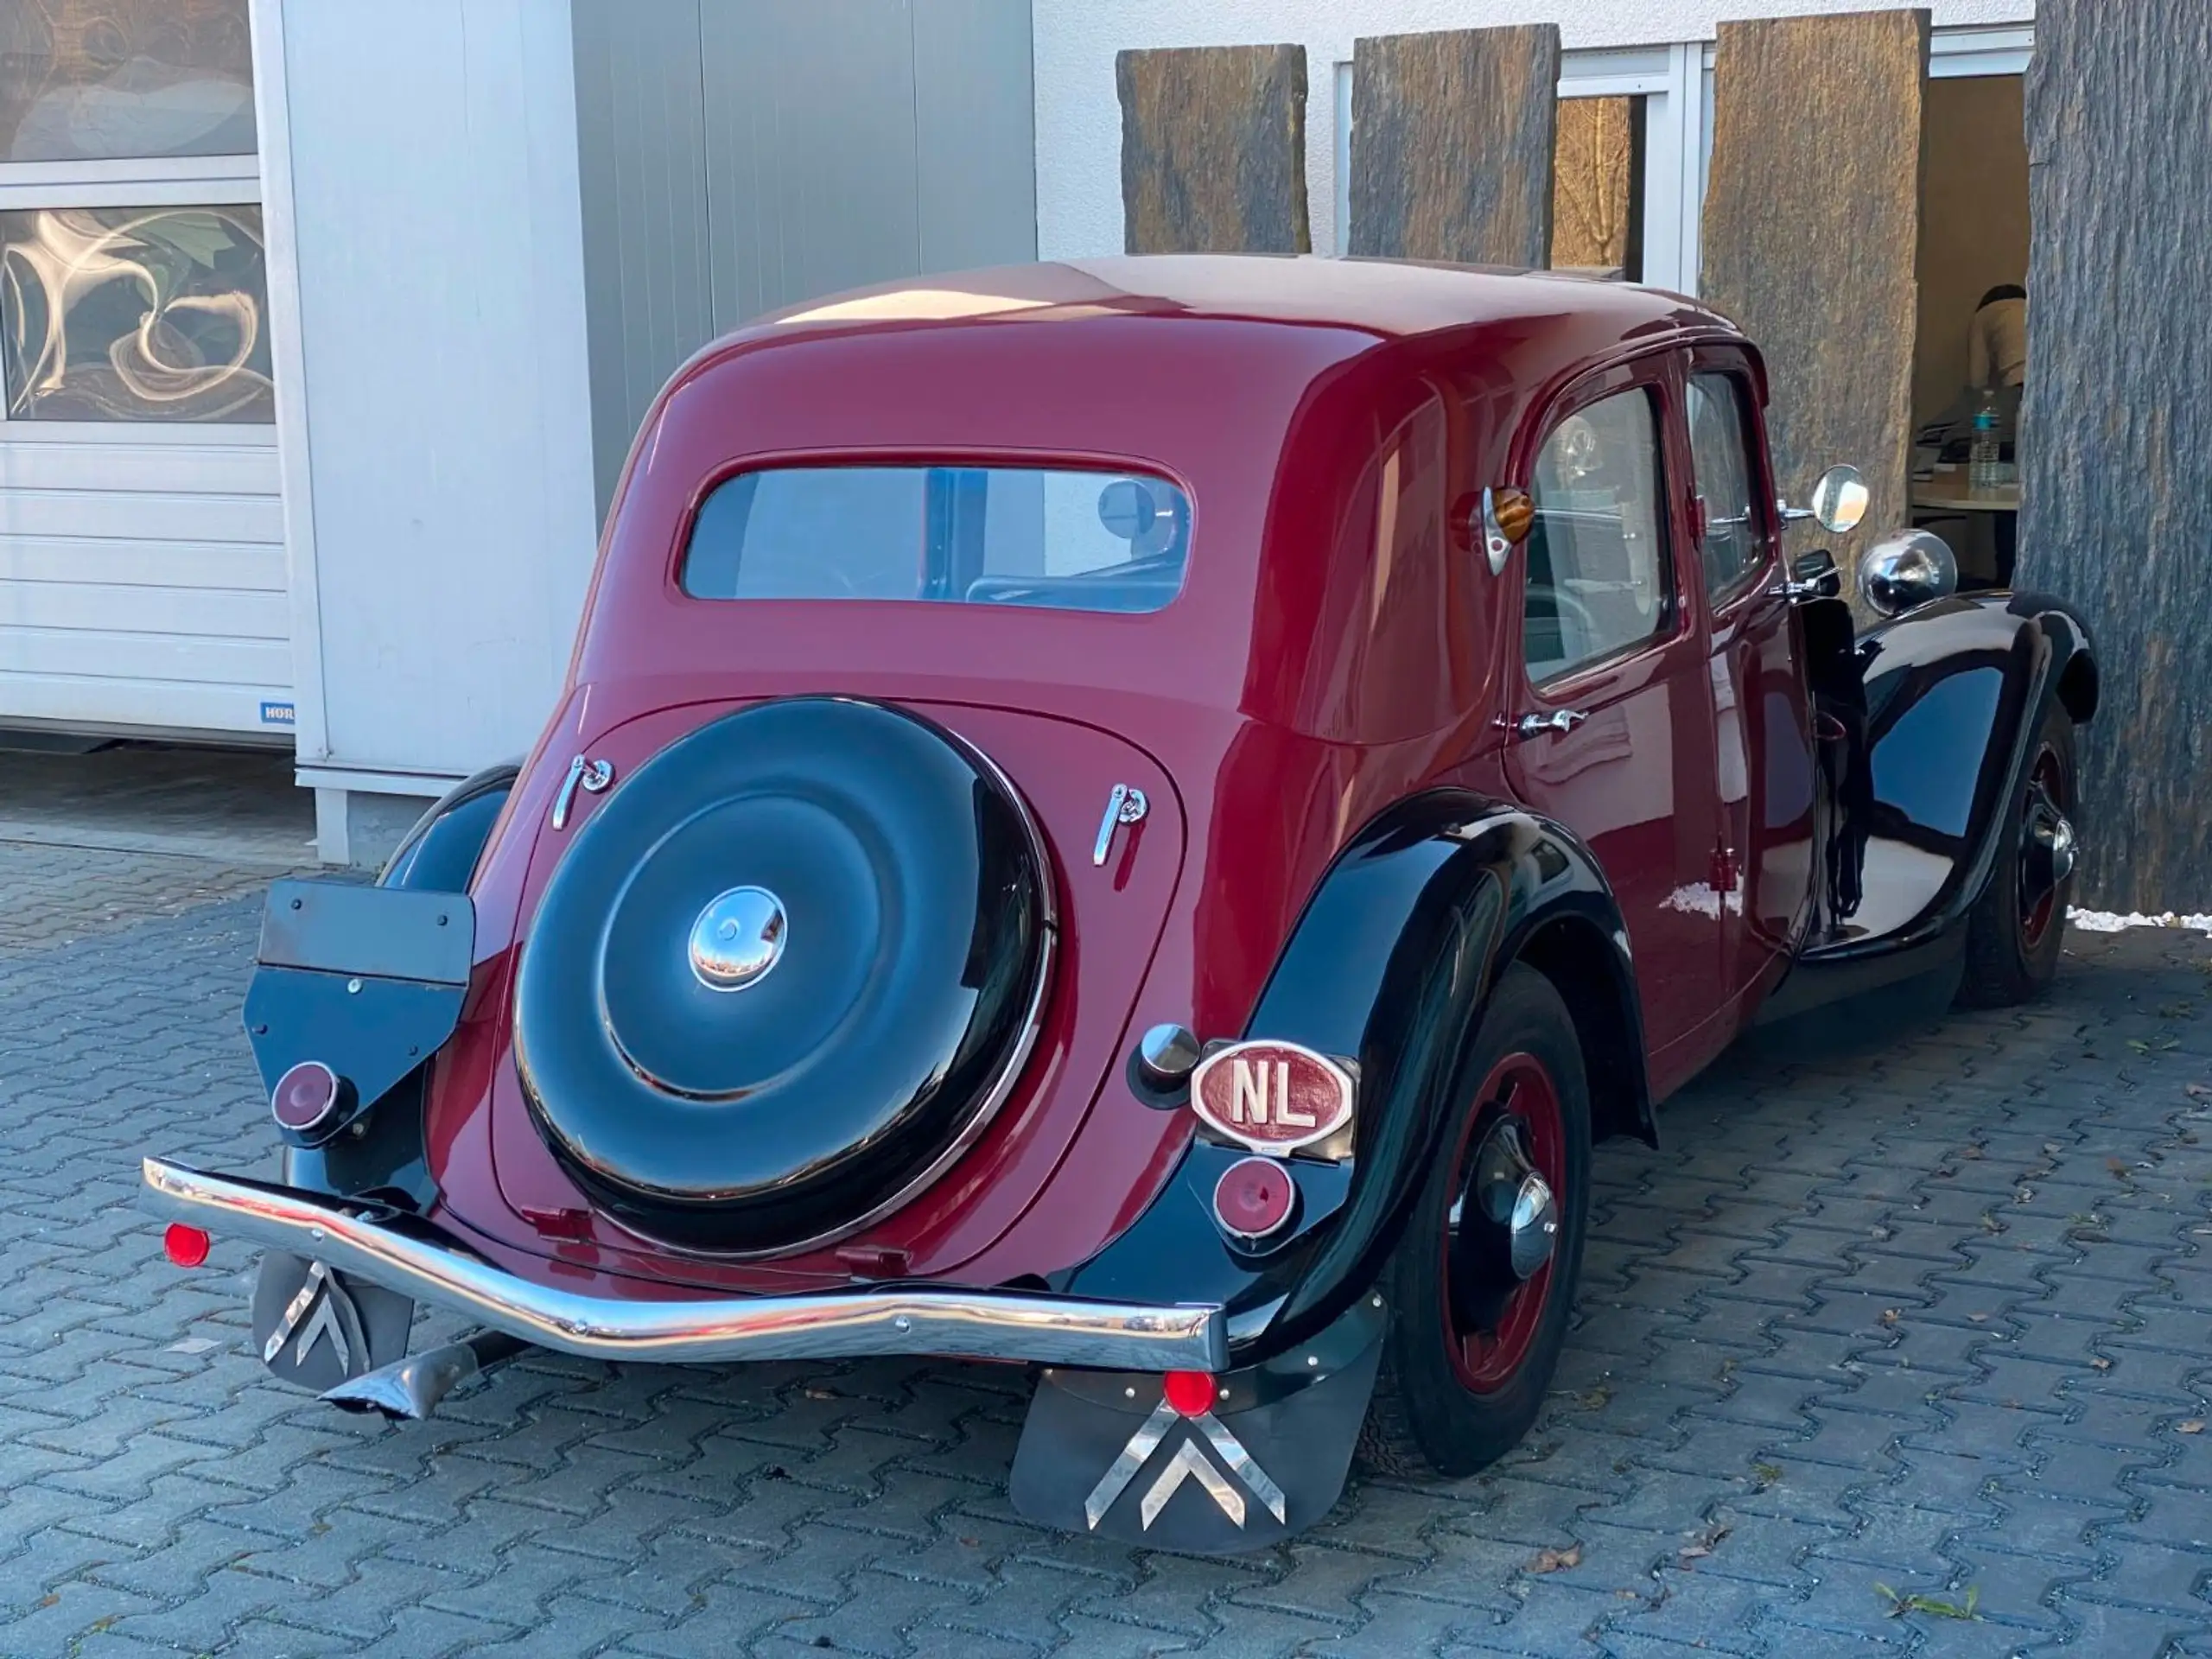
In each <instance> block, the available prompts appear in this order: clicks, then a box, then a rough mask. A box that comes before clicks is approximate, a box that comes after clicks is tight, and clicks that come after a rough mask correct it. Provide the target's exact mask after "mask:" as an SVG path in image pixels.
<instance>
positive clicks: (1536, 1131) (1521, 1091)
mask: <svg viewBox="0 0 2212 1659" xmlns="http://www.w3.org/2000/svg"><path fill="white" fill-rule="evenodd" d="M1505 1120H1510V1122H1512V1123H1513V1124H1514V1125H1515V1126H1516V1127H1517V1128H1518V1129H1519V1132H1520V1135H1521V1144H1522V1149H1523V1150H1524V1151H1525V1153H1526V1154H1527V1156H1528V1160H1529V1163H1530V1164H1531V1165H1533V1166H1535V1172H1536V1173H1538V1174H1539V1175H1541V1176H1542V1177H1543V1179H1544V1180H1545V1182H1546V1183H1547V1184H1548V1185H1549V1186H1550V1188H1551V1190H1552V1193H1553V1201H1554V1209H1555V1211H1560V1213H1562V1214H1563V1213H1564V1211H1563V1205H1564V1202H1565V1194H1566V1192H1567V1125H1566V1120H1565V1117H1564V1115H1563V1114H1562V1113H1561V1112H1560V1103H1559V1090H1558V1089H1557V1087H1556V1086H1555V1085H1554V1084H1553V1082H1552V1079H1551V1074H1550V1073H1549V1072H1548V1071H1545V1070H1544V1067H1543V1064H1542V1062H1541V1061H1540V1060H1538V1059H1537V1058H1536V1057H1535V1055H1533V1054H1529V1053H1513V1054H1509V1055H1507V1056H1506V1057H1505V1058H1503V1059H1501V1060H1500V1061H1498V1062H1497V1065H1494V1066H1492V1067H1491V1071H1490V1075H1489V1076H1488V1077H1485V1078H1484V1080H1483V1085H1482V1087H1481V1089H1480V1090H1478V1092H1477V1093H1476V1096H1475V1109H1474V1110H1473V1111H1471V1112H1470V1113H1469V1114H1468V1115H1467V1122H1466V1127H1465V1128H1464V1129H1463V1130H1462V1131H1461V1133H1460V1136H1459V1145H1458V1147H1455V1148H1454V1149H1453V1153H1452V1185H1451V1187H1450V1189H1449V1190H1450V1192H1452V1194H1453V1195H1454V1202H1453V1203H1452V1206H1451V1208H1450V1209H1448V1210H1447V1211H1446V1214H1445V1221H1444V1237H1443V1241H1442V1249H1443V1252H1444V1272H1443V1274H1442V1280H1443V1286H1444V1332H1445V1349H1446V1352H1447V1353H1448V1354H1449V1356H1450V1357H1451V1360H1452V1370H1453V1372H1454V1373H1455V1374H1457V1376H1459V1382H1460V1383H1461V1385H1462V1386H1463V1387H1465V1389H1468V1390H1469V1391H1470V1392H1471V1393H1474V1394H1491V1393H1495V1392H1496V1391H1497V1390H1498V1389H1502V1388H1503V1387H1504V1386H1505V1385H1506V1384H1507V1383H1510V1382H1511V1381H1512V1380H1513V1378H1514V1376H1516V1374H1517V1373H1518V1372H1519V1370H1520V1369H1521V1366H1522V1362H1523V1361H1525V1360H1526V1359H1527V1358H1528V1357H1529V1349H1530V1348H1531V1347H1533V1346H1534V1345H1535V1340H1536V1332H1537V1331H1538V1330H1539V1329H1540V1328H1541V1325H1543V1322H1544V1313H1545V1310H1546V1309H1547V1308H1548V1306H1549V1305H1550V1302H1551V1294H1552V1280H1553V1277H1554V1274H1553V1271H1552V1269H1553V1267H1554V1264H1555V1262H1556V1261H1557V1259H1558V1258H1557V1250H1556V1248H1554V1252H1553V1254H1552V1255H1548V1256H1547V1257H1546V1258H1545V1260H1544V1262H1543V1264H1542V1265H1541V1266H1540V1267H1539V1268H1536V1269H1535V1271H1534V1272H1533V1273H1531V1274H1529V1276H1528V1278H1526V1279H1525V1280H1522V1281H1519V1282H1518V1283H1516V1284H1514V1285H1512V1286H1510V1287H1507V1288H1505V1290H1504V1295H1503V1302H1502V1305H1501V1306H1499V1307H1498V1309H1497V1313H1496V1315H1495V1317H1494V1318H1493V1319H1489V1320H1487V1321H1484V1320H1476V1319H1469V1318H1468V1316H1467V1314H1466V1312H1465V1304H1466V1302H1467V1301H1468V1300H1470V1298H1468V1297H1467V1296H1465V1295H1464V1294H1454V1288H1455V1287H1454V1285H1453V1275H1454V1274H1455V1272H1460V1273H1464V1272H1465V1270H1466V1269H1465V1252H1464V1251H1460V1250H1455V1248H1454V1246H1455V1245H1456V1244H1458V1243H1459V1228H1462V1227H1471V1226H1482V1225H1484V1222H1483V1221H1482V1220H1481V1218H1480V1217H1478V1216H1477V1215H1476V1214H1475V1205H1474V1204H1473V1202H1472V1201H1471V1198H1469V1196H1468V1189H1469V1185H1470V1183H1471V1179H1472V1178H1473V1176H1474V1174H1475V1169H1474V1164H1475V1160H1476V1155H1477V1154H1478V1151H1479V1149H1480V1148H1481V1147H1482V1146H1483V1144H1484V1141H1486V1140H1487V1139H1488V1138H1489V1136H1490V1135H1491V1132H1492V1131H1493V1130H1494V1129H1495V1128H1497V1126H1498V1124H1499V1123H1500V1122H1501V1121H1505ZM1455 1217H1457V1224H1456V1225H1455V1219H1454V1218H1455ZM1555 1244H1556V1241H1555ZM1455 1256H1458V1257H1459V1258H1460V1260H1459V1265H1457V1266H1455V1262H1454V1258H1455ZM1481 1288H1482V1289H1483V1290H1484V1292H1485V1293H1486V1294H1484V1296H1482V1297H1479V1298H1477V1299H1475V1300H1495V1298H1496V1294H1497V1289H1498V1288H1499V1287H1498V1286H1497V1285H1496V1284H1495V1283H1491V1284H1486V1285H1484V1287H1481ZM1459 1289H1460V1290H1462V1291H1463V1292H1464V1291H1465V1290H1466V1289H1467V1287H1465V1286H1462V1287H1459Z"/></svg>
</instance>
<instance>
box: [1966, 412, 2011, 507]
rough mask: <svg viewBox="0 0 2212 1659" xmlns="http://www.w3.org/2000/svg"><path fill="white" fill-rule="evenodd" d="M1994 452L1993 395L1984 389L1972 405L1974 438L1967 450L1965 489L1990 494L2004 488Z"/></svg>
mask: <svg viewBox="0 0 2212 1659" xmlns="http://www.w3.org/2000/svg"><path fill="white" fill-rule="evenodd" d="M1997 453H1998V451H1997V394H1996V392H1994V391H1990V390H1988V389H1986V388H1985V389H1984V390H1983V391H1982V394H1981V401H1980V403H1979V404H1975V405H1974V439H1973V442H1972V443H1971V444H1970V445H1969V446H1968V448H1967V490H1968V491H1969V492H1970V493H1973V494H1975V495H1994V494H1996V493H1997V492H1998V491H1999V490H2000V489H2002V488H2003V487H2004V483H2005V480H2004V478H2003V475H2002V470H2001V468H2000V467H1999V462H1998V459H1997Z"/></svg>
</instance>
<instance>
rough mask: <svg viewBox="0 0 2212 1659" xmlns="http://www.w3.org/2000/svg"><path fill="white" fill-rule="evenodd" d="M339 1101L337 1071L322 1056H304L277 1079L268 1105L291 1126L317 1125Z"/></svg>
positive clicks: (280, 1121)
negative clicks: (318, 1058) (311, 1057)
mask: <svg viewBox="0 0 2212 1659" xmlns="http://www.w3.org/2000/svg"><path fill="white" fill-rule="evenodd" d="M337 1105H338V1074H337V1073H336V1072H335V1071H332V1070H331V1069H330V1068H329V1067H328V1066H327V1065H324V1064H323V1063H322V1062H321V1060H302V1061H301V1062H300V1063H299V1064H298V1065H296V1066H294V1067H293V1068H292V1069H291V1070H290V1071H287V1072H286V1073H285V1074H284V1075H283V1077H279V1078H277V1086H276V1088H275V1089H273V1090H270V1095H269V1109H270V1111H271V1112H273V1113H275V1114H276V1116H277V1122H279V1123H281V1124H283V1126H284V1127H285V1128H288V1129H300V1130H307V1129H312V1128H316V1127H318V1126H319V1125H320V1124H321V1123H322V1122H323V1121H324V1120H325V1119H327V1117H328V1116H330V1114H331V1113H332V1112H333V1111H334V1109H336V1108H337Z"/></svg>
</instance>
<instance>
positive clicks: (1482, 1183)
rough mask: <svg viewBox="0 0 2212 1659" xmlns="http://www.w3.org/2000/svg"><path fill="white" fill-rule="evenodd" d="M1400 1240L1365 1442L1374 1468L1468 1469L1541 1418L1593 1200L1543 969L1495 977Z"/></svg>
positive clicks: (1586, 1144)
mask: <svg viewBox="0 0 2212 1659" xmlns="http://www.w3.org/2000/svg"><path fill="white" fill-rule="evenodd" d="M1463 1078H1464V1079H1465V1088H1464V1089H1463V1090H1461V1094H1460V1099H1459V1104H1458V1106H1457V1108H1456V1109H1455V1110H1454V1112H1453V1114H1452V1121H1451V1122H1450V1123H1449V1124H1448V1125H1447V1128H1446V1137H1445V1141H1444V1144H1443V1149H1442V1154H1441V1155H1440V1157H1439V1158H1438V1159H1437V1160H1436V1162H1435V1163H1434V1164H1433V1166H1431V1168H1430V1171H1429V1175H1428V1179H1427V1181H1426V1182H1425V1183H1424V1184H1423V1185H1422V1187H1421V1195H1420V1197H1419V1198H1418V1199H1417V1200H1416V1202H1415V1205H1414V1213H1413V1216H1412V1217H1411V1219H1410V1220H1409V1221H1408V1224H1407V1227H1406V1232H1405V1236H1404V1237H1403V1238H1402V1239H1401V1240H1400V1241H1399V1243H1398V1247H1397V1249H1396V1250H1395V1253H1394V1254H1393V1255H1392V1256H1391V1259H1390V1262H1389V1266H1388V1267H1387V1268H1385V1269H1384V1273H1383V1285H1382V1288H1383V1294H1384V1295H1385V1297H1386V1299H1387V1300H1388V1301H1389V1306H1390V1307H1391V1310H1392V1317H1391V1323H1390V1329H1389V1333H1388V1334H1387V1335H1386V1336H1385V1338H1384V1339H1383V1363H1382V1370H1381V1373H1380V1375H1379V1376H1378V1378H1377V1380H1376V1391H1375V1398H1374V1402H1373V1403H1372V1405H1371V1406H1370V1408H1369V1412H1368V1419H1367V1422H1366V1425H1365V1427H1364V1428H1363V1431H1362V1433H1361V1442H1360V1444H1361V1452H1362V1454H1363V1457H1364V1459H1365V1460H1366V1461H1367V1463H1368V1464H1369V1465H1370V1466H1371V1467H1374V1468H1376V1469H1378V1470H1380V1471H1385V1472H1389V1473H1395V1474H1412V1473H1416V1472H1418V1471H1420V1470H1421V1467H1422V1466H1424V1465H1426V1466H1427V1468H1429V1469H1433V1470H1434V1471H1436V1472H1438V1473H1440V1474H1444V1475H1465V1474H1471V1473H1472V1472H1473V1471H1476V1470H1478V1469H1480V1468H1482V1467H1483V1466H1484V1465H1486V1464H1489V1463H1492V1462H1494V1461H1496V1460H1497V1459H1498V1458H1500V1457H1502V1456H1503V1455H1504V1454H1505V1452H1508V1451H1509V1450H1510V1449H1511V1448H1512V1446H1514V1444H1515V1443H1516V1441H1518V1440H1520V1438H1521V1437H1522V1434H1524V1433H1527V1432H1528V1429H1529V1425H1530V1424H1531V1423H1533V1422H1534V1421H1535V1418H1536V1411H1537V1408H1539V1407H1540V1406H1541V1404H1542V1403H1543V1397H1544V1390H1545V1389H1547V1388H1548V1386H1549V1385H1550V1383H1551V1378H1552V1372H1553V1371H1554V1369H1555V1368H1556V1367H1557V1365H1558V1363H1559V1355H1560V1346H1561V1345H1562V1344H1563V1343H1564V1342H1565V1340H1566V1337H1567V1316H1568V1314H1569V1313H1570V1312H1571V1311H1572V1306H1573V1300H1574V1287H1575V1283H1576V1281H1577V1279H1578V1278H1579V1276H1580V1272H1581V1267H1582V1239H1583V1234H1584V1231H1585V1229H1586V1222H1587V1217H1588V1213H1589V1204H1590V1093H1589V1085H1588V1084H1587V1082H1586V1078H1585V1077H1584V1074H1583V1067H1582V1046H1581V1043H1580V1039H1578V1038H1577V1036H1576V1034H1575V1030H1574V1020H1573V1016H1572V1015H1570V1014H1568V1013H1567V1004H1566V1003H1565V1002H1563V1001H1560V995H1559V993H1558V991H1556V990H1555V989H1554V988H1553V987H1552V983H1551V982H1550V981H1549V980H1548V979H1546V978H1545V977H1544V976H1543V975H1541V974H1540V973H1538V972H1536V971H1535V969H1532V968H1528V967H1523V966H1515V967H1513V968H1510V969H1507V970H1506V972H1505V974H1504V975H1503V976H1502V977H1501V978H1500V979H1499V981H1498V983H1497V989H1496V990H1495V991H1494V992H1493V993H1492V995H1491V999H1490V1006H1489V1007H1488V1008H1487V1009H1486V1010H1485V1011H1484V1014H1483V1020H1482V1025H1481V1027H1480V1028H1479V1030H1478V1033H1477V1035H1476V1039H1475V1043H1474V1047H1473V1050H1472V1052H1471V1055H1470V1057H1469V1059H1468V1063H1467V1065H1466V1069H1465V1072H1464V1073H1463Z"/></svg>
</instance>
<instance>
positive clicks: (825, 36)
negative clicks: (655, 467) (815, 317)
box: [573, 0, 1037, 513]
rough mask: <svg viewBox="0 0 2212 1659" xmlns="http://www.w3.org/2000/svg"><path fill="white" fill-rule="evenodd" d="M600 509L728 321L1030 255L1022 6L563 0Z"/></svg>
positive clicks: (929, 0) (943, 0)
mask: <svg viewBox="0 0 2212 1659" xmlns="http://www.w3.org/2000/svg"><path fill="white" fill-rule="evenodd" d="M573 6H574V11H573V42H574V48H575V81H576V109H577V148H578V163H579V170H580V174H581V184H580V190H581V194H582V209H583V225H584V257H583V265H584V275H585V283H586V289H587V293H588V303H589V307H590V327H589V334H590V355H591V379H592V435H593V449H594V472H595V474H596V476H597V481H598V486H599V504H600V510H601V512H602V513H604V512H605V511H606V508H607V502H608V500H609V499H610V498H611V496H612V494H613V486H614V481H615V480H616V478H617V476H618V475H619V474H620V471H621V467H622V461H623V459H624V457H625V456H626V454H627V453H628V451H629V446H630V442H631V439H632V436H633V435H635V433H636V431H637V428H638V423H639V420H640V419H641V418H643V416H644V415H645V409H646V407H647V405H648V404H651V403H652V397H653V394H654V392H655V391H658V389H659V387H660V385H661V384H662V382H663V381H664V380H665V379H666V378H667V377H668V374H669V372H670V371H671V370H672V369H673V368H675V367H676V365H677V364H679V363H681V362H682V361H683V359H684V358H685V357H686V356H688V355H689V354H690V353H692V352H693V351H695V350H696V349H697V348H698V347H699V346H702V345H703V344H705V343H706V342H707V341H708V340H711V339H712V338H714V336H715V334H720V333H722V332H725V331H727V330H728V329H731V328H734V327H737V326H738V325H739V324H740V323H741V322H743V321H746V320H747V318H750V317H753V316H756V315H759V314H760V313H761V312H763V311H767V310H772V309H774V308H777V307H779V306H783V305H788V304H791V303H792V302H796V301H800V300H805V299H810V298H812V297H814V296H817V295H821V294H826V293H830V292H833V291H835V290H836V289H842V288H855V287H861V286H864V285H866V284H868V283H881V282H887V281H890V280H893V279H894V278H897V277H908V276H912V275H914V274H915V273H916V272H918V271H925V270H957V269H959V268H961V267H963V266H969V265H978V264H999V263H1004V262H1007V261H1016V260H1023V259H1030V258H1033V257H1036V248H1037V188H1036V140H1035V134H1034V116H1035V112H1034V104H1033V90H1032V89H1033V67H1032V58H1031V31H1030V10H1029V0H919V3H917V0H805V3H798V0H573Z"/></svg>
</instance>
